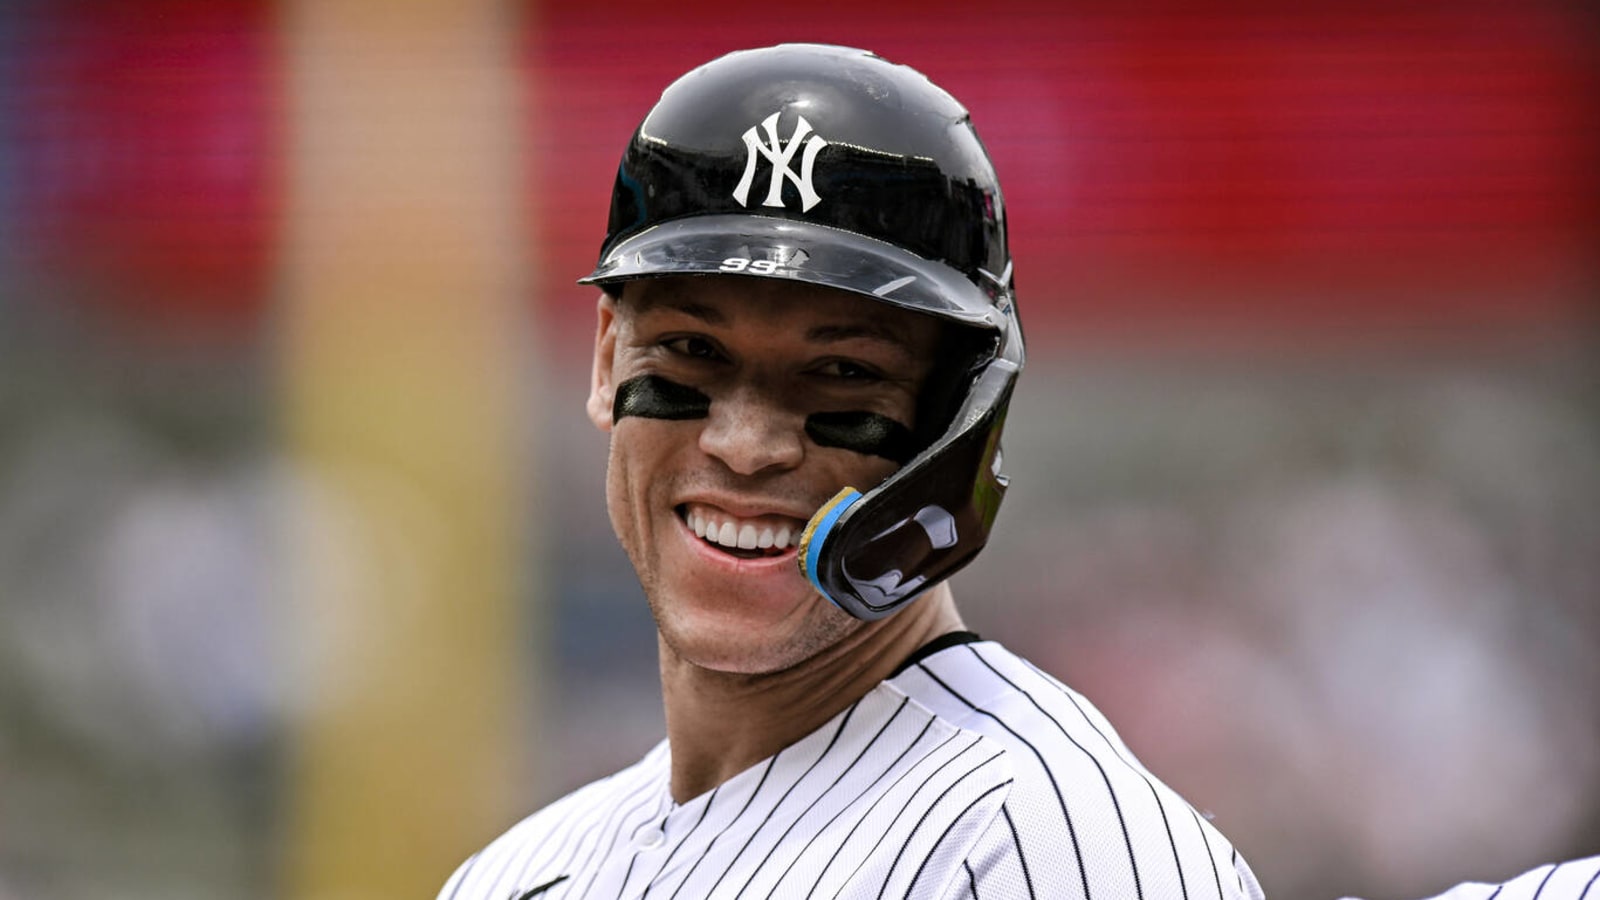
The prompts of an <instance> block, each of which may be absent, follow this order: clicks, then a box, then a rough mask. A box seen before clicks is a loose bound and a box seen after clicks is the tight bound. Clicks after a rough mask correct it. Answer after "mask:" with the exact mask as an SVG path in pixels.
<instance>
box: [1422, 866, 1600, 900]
mask: <svg viewBox="0 0 1600 900" xmlns="http://www.w3.org/2000/svg"><path fill="white" fill-rule="evenodd" d="M1430 900H1600V856H1588V857H1584V858H1583V859H1573V860H1568V861H1566V862H1559V863H1550V864H1548V865H1543V866H1540V867H1539V868H1537V869H1533V870H1532V871H1528V872H1524V873H1523V874H1521V875H1518V876H1517V877H1516V878H1513V879H1511V880H1510V881H1507V882H1506V883H1504V884H1479V883H1477V882H1469V883H1467V884H1458V885H1456V886H1455V887H1453V888H1451V889H1450V890H1448V891H1445V892H1444V893H1442V894H1439V895H1438V896H1436V897H1432V898H1430Z"/></svg>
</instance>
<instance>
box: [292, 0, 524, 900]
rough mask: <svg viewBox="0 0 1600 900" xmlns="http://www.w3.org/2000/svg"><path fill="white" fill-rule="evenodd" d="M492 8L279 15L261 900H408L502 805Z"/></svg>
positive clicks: (514, 258) (504, 811)
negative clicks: (281, 111)
mask: <svg viewBox="0 0 1600 900" xmlns="http://www.w3.org/2000/svg"><path fill="white" fill-rule="evenodd" d="M513 12H514V10H513V8H512V7H511V6H510V5H509V4H507V3H503V2H496V0H409V2H394V0H287V2H286V3H285V4H284V7H283V16H282V19H283V47H284V54H285V63H286V64H285V73H286V79H287V83H286V97H285V101H286V116H287V127H286V131H287V134H288V141H289V148H288V153H287V156H288V173H287V191H288V194H287V203H286V208H287V212H286V217H285V219H286V226H285V227H286V233H285V235H284V241H283V262H282V270H281V274H282V287H283V291H282V307H281V309H282V350H283V357H282V376H283V385H284V393H283V402H284V414H285V430H286V440H287V442H288V447H289V451H290V454H291V457H292V459H293V464H294V469H295V471H296V473H297V474H298V475H299V476H300V477H301V483H302V484H304V485H305V488H306V489H305V491H303V492H302V495H301V497H300V498H299V500H300V502H298V503H297V504H296V507H295V509H296V512H295V515H294V519H293V521H294V525H293V528H292V533H291V534H290V535H289V544H288V547H289V553H290V559H291V567H290V568H291V571H290V582H291V584H292V586H293V597H292V598H291V599H292V601H293V606H294V610H293V614H292V618H293V621H294V622H295V626H294V645H295V647H296V648H297V652H298V653H299V657H298V659H297V662H296V671H297V674H298V675H299V676H302V677H303V679H304V683H303V684H302V685H301V686H300V690H299V692H298V696H299V697H300V698H301V699H302V701H303V702H302V704H301V705H300V706H299V707H298V709H297V710H296V715H297V719H296V725H295V736H294V741H293V749H292V754H291V760H292V762H291V766H290V770H289V771H290V779H289V780H290V787H289V791H290V794H289V803H288V809H289V814H288V817H287V828H288V831H287V835H286V841H285V851H286V856H285V873H284V874H285V877H284V880H283V884H284V889H285V894H286V895H287V896H291V897H295V898H334V897H337V898H340V900H357V898H374V900H376V898H380V897H381V898H386V900H387V898H394V897H431V896H433V893H434V892H435V891H437V890H438V888H439V886H441V885H442V884H443V882H444V880H445V879H446V877H447V876H448V875H449V874H450V872H451V870H452V869H453V867H454V866H455V865H456V864H458V863H459V862H460V861H461V860H463V859H464V858H465V857H466V856H467V855H468V854H469V853H471V852H472V851H473V850H474V849H476V848H477V847H478V846H481V845H482V844H483V843H484V842H485V841H486V840H487V839H488V838H489V837H490V836H492V835H493V834H494V833H496V832H498V831H499V830H502V829H503V828H504V827H505V826H506V825H507V824H508V823H509V821H510V818H511V816H512V814H513V812H514V810H515V808H516V807H518V806H520V803H519V800H520V798H521V797H523V796H524V795H525V793H526V790H527V785H526V784H525V783H524V782H523V781H522V780H520V779H519V777H518V774H517V772H518V766H517V765H516V762H515V760H516V742H517V738H518V737H519V736H520V728H519V727H518V725H519V722H520V721H522V720H523V719H522V718H521V717H526V716H528V715H530V714H531V712H532V710H531V709H530V708H529V702H528V699H527V698H524V697H523V696H521V695H520V694H519V693H518V691H517V685H518V684H519V683H522V682H523V680H524V679H523V678H522V677H521V675H522V673H521V672H519V666H518V662H517V661H518V654H517V653H516V648H517V646H518V637H519V635H520V634H523V633H525V632H524V629H526V628H528V627H529V623H528V621H527V620H525V619H523V618H522V614H523V611H522V610H519V609H518V608H517V603H516V599H517V596H518V590H517V589H518V585H519V583H520V582H521V579H522V577H523V576H525V575H527V574H528V572H527V570H526V568H525V567H524V566H523V564H522V562H521V561H520V556H521V550H522V545H523V543H524V539H525V535H523V534H522V533H521V529H519V527H518V522H519V514H520V512H521V510H522V496H523V491H522V488H523V486H524V485H523V479H522V473H523V471H524V467H525V462H526V461H525V460H524V459H523V458H522V457H523V453H522V448H520V447H519V446H518V438H519V436H520V430H519V429H518V428H517V427H516V424H517V423H518V422H520V421H523V420H524V418H525V417H526V416H527V415H528V414H529V413H530V412H531V411H530V410H529V409H527V408H526V406H525V405H524V402H523V401H524V399H525V398H524V396H523V395H522V394H520V393H519V391H518V388H517V386H518V384H519V383H520V382H521V381H522V380H523V379H522V377H521V374H520V373H519V371H518V367H519V365H520V364H521V362H522V361H523V360H525V359H528V358H530V356H531V355H530V354H528V353H527V352H526V351H525V349H522V348H520V347H519V342H520V341H522V340H523V339H524V336H525V335H526V333H527V326H526V323H525V322H524V321H523V320H522V317H521V315H520V310H521V306H520V304H519V303H518V302H517V298H518V295H519V293H520V291H521V289H522V287H523V284H524V283H525V277H526V272H525V271H523V270H522V268H523V263H522V260H523V258H524V257H523V256H522V253H523V251H522V248H521V247H520V241H519V240H518V236H519V234H520V233H521V232H520V229H519V228H518V227H517V224H518V223H517V215H518V213H517V202H516V200H517V197H518V196H519V191H518V190H517V189H516V185H517V183H518V180H517V175H518V171H519V146H518V137H519V134H520V129H519V127H518V125H517V122H518V111H517V88H518V79H517V76H516V74H515V73H516V67H515V65H514V52H513V37H514V35H515V28H514V26H515V24H516V23H515V22H514V21H512V20H511V19H512V15H513Z"/></svg>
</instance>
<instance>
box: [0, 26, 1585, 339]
mask: <svg viewBox="0 0 1600 900" xmlns="http://www.w3.org/2000/svg"><path fill="white" fill-rule="evenodd" d="M1585 6H1586V5H1585V4H1581V3H1577V2H1561V0H1542V2H1528V3H1521V2H1511V0H1484V2H1467V3H1444V2H1429V3H1422V4H1418V3H1411V4H1399V5H1394V4H1378V3H1356V4H1349V3H1342V2H1334V0H1315V2H1309V3H1303V4H1298V5H1296V6H1295V7H1294V8H1293V9H1290V8H1287V7H1284V6H1281V5H1278V4H1264V3H1247V2H1223V3H1211V4H1181V3H1176V2H1144V3H1134V4H1114V3H1109V2H1092V3H1074V4H1061V5H1059V6H1057V5H1052V4H1043V3H1033V4H1002V5H998V6H997V5H984V6H974V5H972V4H957V3H954V2H948V0H938V2H930V3H917V4H910V3H905V4H874V5H862V4H851V3H846V2H842V0H819V2H813V3H809V4H805V5H803V6H801V5H792V4H785V5H770V4H765V5H764V4H728V3H721V2H692V0H691V2H679V3H673V4H663V3H650V2H643V0H626V2H619V3H608V4H584V3H571V2H559V3H545V4H537V3H535V4H528V5H526V6H524V7H522V8H521V10H520V11H521V14H522V15H521V19H520V20H519V21H517V22H515V23H514V27H519V28H521V29H522V30H523V32H524V34H525V35H526V39H525V42H524V48H525V52H524V57H523V59H524V63H525V66H526V74H527V76H528V77H527V79H526V82H527V84H528V85H530V96H529V98H528V112H527V116H526V129H527V135H528V138H529V142H530V147H531V149H532V153H531V156H530V161H529V168H528V174H527V181H526V184H525V185H524V186H523V188H522V189H523V190H524V191H525V195H526V196H527V198H528V202H529V206H530V209H531V211H532V215H531V216H530V218H529V222H530V226H529V230H530V233H529V235H528V239H529V241H530V242H532V243H533V244H534V245H536V246H538V247H540V248H541V256H542V265H541V267H540V270H539V272H538V273H537V278H536V279H535V282H534V285H535V288H536V294H537V297H538V298H540V299H542V300H543V301H544V302H545V304H546V308H547V311H548V313H549V314H550V316H551V319H550V321H551V324H553V325H557V326H562V327H565V326H571V327H574V328H576V327H580V326H582V325H583V324H584V323H586V322H587V319H588V307H589V304H588V303H587V301H585V300H583V299H582V294H581V293H578V292H576V289H575V288H574V287H573V285H572V279H573V278H575V277H577V276H578V275H581V274H583V273H584V272H585V271H587V269H588V267H589V265H590V264H591V262H592V259H593V254H594V251H595V249H596V247H597V246H598V242H599V238H600V236H601V235H602V234H603V232H604V215H605V214H604V198H605V196H606V195H607V192H608V191H609V189H610V182H611V178H612V175H613V173H614V170H615V164H616V158H617V156H618V153H619V151H620V148H621V146H622V144H623V142H624V141H625V140H626V137H627V135H628V134H629V133H630V131H631V129H632V128H633V127H634V125H635V124H636V123H637V121H638V119H639V118H640V117H641V116H642V114H643V113H644V111H645V110H646V109H647V108H648V107H649V105H650V103H651V102H652V100H653V99H654V97H655V95H656V93H657V92H658V91H659V90H660V88H661V87H662V86H663V85H665V84H666V83H667V82H668V81H669V80H670V79H671V78H673V77H674V76H676V75H677V74H679V73H681V72H683V71H684V70H686V69H687V68H689V67H691V66H693V65H695V64H697V63H699V62H702V61H704V60H705V59H708V58H710V57H712V56H714V55H717V54H719V53H722V52H725V51H727V50H731V49H735V48H738V47H741V46H749V45H756V44H763V43H770V42H776V41H782V40H824V41H832V42H839V43H850V44H855V45H858V46H865V47H868V48H871V49H874V50H876V51H878V52H879V53H881V54H883V55H884V56H886V57H889V58H891V59H894V60H897V61H903V62H906V63H909V64H912V65H914V66H916V67H918V68H920V69H922V70H923V71H925V72H927V73H928V74H929V75H930V76H932V77H933V78H934V79H935V80H936V81H938V82H940V83H942V84H944V85H946V86H947V87H948V88H950V89H951V90H952V92H954V93H955V94H956V95H957V96H958V97H959V98H961V99H962V100H963V101H964V102H965V103H966V104H967V105H968V107H969V108H970V109H972V110H973V114H974V117H975V119H976V121H977V123H978V126H979V128H980V131H981V133H982V134H984V135H985V137H986V140H987V141H988V143H989V145H990V148H991V150H992V152H993V154H994V155H995V157H996V159H997V163H998V166H999V168H1000V171H1001V175H1002V179H1003V180H1004V183H1005V185H1006V188H1007V201H1008V203H1009V207H1010V214H1011V218H1012V225H1013V234H1014V240H1015V253H1016V256H1017V259H1018V272H1019V275H1018V279H1019V285H1020V287H1021V289H1022V291H1023V296H1024V297H1025V299H1026V302H1027V310H1026V314H1027V315H1028V317H1029V324H1030V326H1031V327H1032V328H1033V329H1034V330H1035V333H1039V332H1040V330H1044V331H1046V332H1057V331H1065V332H1070V333H1072V334H1080V335H1089V336H1091V337H1092V336H1093V335H1094V334H1096V333H1097V332H1100V331H1111V332H1117V331H1125V330H1128V329H1130V328H1132V327H1134V326H1137V327H1138V328H1141V329H1145V328H1149V329H1156V330H1159V329H1162V328H1185V329H1187V328H1191V327H1199V328H1200V329H1202V330H1205V329H1208V328H1209V329H1223V330H1227V329H1243V330H1247V331H1248V330H1251V329H1257V328H1263V327H1264V328H1267V329H1269V330H1270V329H1286V330H1288V331H1290V332H1295V331H1306V330H1308V329H1309V330H1316V329H1320V328H1322V327H1325V326H1330V325H1331V326H1337V325H1353V326H1356V327H1361V326H1362V325H1363V324H1374V323H1375V324H1379V325H1384V324H1400V325H1421V326H1426V325H1429V324H1432V323H1448V324H1451V325H1453V326H1465V327H1473V326H1482V327H1487V328H1502V327H1505V326H1523V325H1529V324H1532V325H1538V326H1555V327H1564V326H1568V325H1571V324H1573V323H1575V322H1580V321H1584V320H1586V317H1587V316H1588V315H1589V310H1588V309H1587V308H1586V303H1587V300H1588V298H1589V297H1591V296H1592V295H1593V285H1594V283H1595V282H1596V280H1597V279H1596V275H1595V269H1596V263H1595V260H1594V254H1593V253H1592V252H1591V251H1592V248H1593V247H1594V246H1596V245H1597V242H1596V238H1597V237H1600V204H1597V201H1596V198H1597V196H1600V174H1597V173H1600V112H1597V111H1600V64H1597V63H1596V60H1595V57H1594V55H1593V54H1592V52H1591V49H1592V47H1593V46H1594V45H1595V40H1596V38H1597V37H1600V28H1597V25H1596V23H1597V18H1596V16H1595V14H1594V13H1593V11H1592V10H1589V9H1587V8H1585ZM19 9H20V14H19V15H13V17H12V18H13V25H12V28H11V30H10V34H9V35H8V36H7V43H8V45H9V46H8V48H7V50H6V52H5V54H4V56H5V57H6V58H7V61H6V68H7V69H8V71H9V74H8V78H7V79H6V80H7V82H8V83H7V84H6V85H5V86H4V87H0V93H3V94H4V95H5V106H6V107H7V112H8V114H7V116H6V118H7V120H8V124H7V125H6V126H5V127H4V128H3V129H0V141H4V142H5V144H6V145H7V150H6V153H5V158H6V160H7V164H6V168H7V169H9V173H8V174H7V176H6V177H5V181H6V182H7V183H8V184H7V186H6V189H5V192H0V217H3V218H9V219H10V220H11V224H10V226H9V230H11V231H12V232H14V234H15V239H14V240H12V241H11V243H12V245H13V246H12V250H11V251H10V252H11V255H12V256H13V257H14V260H13V262H14V263H15V264H17V265H20V266H23V267H25V268H27V269H28V270H29V271H30V272H32V273H34V274H36V275H39V276H41V277H45V278H47V279H48V280H49V281H50V282H51V283H59V284H65V285H67V286H68V287H69V288H71V287H73V286H74V285H78V286H79V287H80V289H77V290H71V291H70V293H72V294H74V295H77V296H84V297H88V298H90V302H95V303H104V304H109V305H111V306H113V307H116V308H119V309H122V310H124V311H127V312H130V313H131V314H132V315H133V317H135V318H138V319H147V320H149V321H150V322H151V324H152V325H154V327H157V328H160V327H163V326H162V324H160V323H165V322H179V323H181V322H183V321H184V320H193V319H200V320H204V321H209V322H216V321H220V322H224V323H231V324H232V325H234V326H238V327H243V328H246V329H250V328H252V327H253V326H254V325H255V324H256V323H257V322H259V320H260V317H261V315H262V313H263V310H264V309H265V307H266V305H267V303H268V297H269V296H270V286H271V283H272V279H273V274H274V272H273V260H274V247H275V243H274V242H275V239H276V234H277V229H278V212H279V204H280V187H279V173H280V171H281V164H282V158H283V155H284V154H285V153H286V152H287V149H286V141H287V140H288V138H287V137H286V136H285V135H284V134H283V133H282V129H281V128H280V125H279V120H280V112H281V109H280V105H279V90H278V86H279V83H280V78H281V70H280V66H279V61H278V60H277V58H276V56H275V52H276V51H275V40H274V33H273V29H274V27H275V26H274V21H273V17H274V15H275V10H274V7H273V5H272V4H271V3H269V2H266V0H241V2H205V0H157V2H149V3H141V4H136V5H128V4H116V3H110V2H70V3H53V4H46V3H34V4H31V5H24V6H22V7H20V8H19ZM5 193H9V194H10V199H9V200H6V199H4V197H5ZM6 206H9V207H10V209H9V212H7V211H6V210H5V207H6ZM84 283H88V284H90V285H91V287H90V288H81V285H82V284H84ZM96 286H97V287H96ZM1374 286H1381V288H1382V289H1378V290H1373V289H1371V288H1373V287H1374Z"/></svg>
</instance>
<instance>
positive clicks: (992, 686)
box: [891, 641, 1262, 900]
mask: <svg viewBox="0 0 1600 900" xmlns="http://www.w3.org/2000/svg"><path fill="white" fill-rule="evenodd" d="M891 684H892V685H893V686H894V687H896V688H897V689H899V690H901V691H904V692H905V693H906V694H907V695H908V696H910V697H911V698H912V699H914V700H915V701H916V702H917V703H919V704H921V705H922V706H924V707H926V708H928V709H929V710H931V711H932V712H933V713H934V714H935V715H937V716H939V717H940V718H941V719H943V720H946V721H948V722H950V723H952V724H953V725H954V726H955V727H958V728H960V729H962V730H964V731H969V732H975V733H977V734H981V735H983V736H984V737H985V738H987V739H989V740H990V741H993V742H994V743H995V744H996V745H998V746H999V747H1001V748H1003V750H1004V752H1005V754H1006V758H1007V761H1008V762H1009V765H1010V769H1011V771H1012V773H1013V777H1014V784H1013V785H1012V787H1011V790H1010V792H1009V795H1008V797H1007V799H1006V802H1005V803H1004V805H1003V806H1002V808H1001V810H1000V813H1001V814H1000V815H999V816H997V817H996V819H995V821H994V822H993V823H991V826H990V828H989V831H988V832H987V833H986V835H985V837H984V839H983V842H982V843H981V845H980V846H979V847H978V849H977V850H975V851H974V858H975V859H977V860H979V861H980V863H981V864H975V865H974V867H973V879H974V886H975V887H977V888H978V895H979V896H984V892H983V890H982V889H981V888H982V886H983V883H982V879H983V872H984V870H985V867H988V870H989V871H990V873H991V877H992V878H993V879H994V882H995V886H997V887H999V888H1000V892H1001V893H1003V894H1004V893H1005V892H1006V891H1009V890H1015V891H1017V892H1018V895H1022V896H1026V895H1032V896H1050V897H1079V896H1127V897H1143V898H1145V900H1154V898H1165V897H1174V898H1177V897H1189V898H1196V897H1204V898H1213V897H1218V898H1228V900H1232V898H1259V897H1261V896H1262V893H1261V888H1260V885H1259V884H1258V883H1257V882H1256V879H1255V876H1254V875H1253V874H1251V872H1250V868H1249V866H1248V864H1246V863H1245V861H1244V859H1243V858H1242V857H1241V856H1240V855H1239V854H1238V853H1237V852H1236V851H1235V849H1234V847H1233V845H1232V844H1231V843H1229V841H1228V840H1227V838H1225V837H1223V835H1222V834H1221V833H1220V832H1218V831H1217V829H1216V828H1215V827H1214V826H1213V825H1212V824H1211V822H1210V821H1208V820H1207V818H1206V817H1204V816H1201V815H1200V814H1199V813H1198V812H1197V811H1196V810H1195V809H1194V808H1193V807H1191V806H1190V805H1189V804H1188V803H1187V802H1186V801H1185V800H1184V799H1183V798H1182V797H1180V796H1179V795H1178V794H1177V793H1176V792H1175V791H1173V790H1172V789H1171V788H1170V787H1168V786H1167V785H1166V784H1164V783H1163V782H1162V781H1161V780H1160V779H1159V778H1157V777H1156V776H1155V775H1154V774H1152V773H1151V772H1150V771H1149V770H1147V769H1146V768H1145V767H1144V765H1143V764H1142V763H1141V762H1140V761H1139V760H1138V758H1137V757H1136V756H1135V755H1134V754H1133V752H1132V751H1131V750H1129V749H1128V747H1127V745H1126V744H1124V743H1123V741H1122V738H1121V737H1120V736H1119V735H1118V734H1117V732H1116V730H1115V729H1114V728H1113V727H1112V726H1111V723H1110V722H1109V721H1107V720H1106V718H1105V716H1104V715H1102V714H1101V712H1100V711H1099V710H1098V709H1096V708H1095V707H1094V705H1093V704H1091V703H1090V702H1089V701H1088V700H1087V699H1086V698H1084V697H1083V696H1082V695H1080V694H1078V693H1077V692H1076V691H1074V690H1072V689H1071V688H1069V687H1067V686H1066V685H1065V684H1063V683H1062V682H1061V681H1059V680H1058V679H1056V678H1054V677H1053V676H1051V675H1049V674H1047V673H1045V672H1043V671H1042V670H1040V669H1038V668H1037V667H1035V666H1034V665H1032V664H1031V663H1029V662H1028V661H1027V660H1024V659H1022V658H1021V657H1019V656H1017V655H1015V654H1013V653H1011V652H1010V651H1009V650H1007V649H1006V648H1005V647H1003V646H1001V645H1000V644H998V643H995V642H992V641H980V642H976V643H968V644H961V645H958V646H954V647H950V648H947V649H945V650H941V651H939V652H937V653H934V654H932V655H930V656H928V657H926V658H924V659H922V660H920V661H918V662H917V663H916V664H915V665H913V666H911V667H910V668H908V669H907V670H906V671H904V672H902V673H900V674H899V675H897V676H896V677H895V678H894V679H892V681H891ZM1006 895H1008V896H1009V894H1006Z"/></svg>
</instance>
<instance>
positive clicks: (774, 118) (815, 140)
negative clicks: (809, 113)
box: [733, 113, 828, 212]
mask: <svg viewBox="0 0 1600 900" xmlns="http://www.w3.org/2000/svg"><path fill="white" fill-rule="evenodd" d="M798 118H799V121H798V122H796V123H795V126H794V134H793V135H791V136H790V138H789V141H788V143H787V144H784V143H783V142H782V141H780V140H779V139H778V113H773V114H772V115H770V116H767V117H766V119H764V120H762V122H761V125H760V127H761V128H762V129H765V130H766V132H767V142H766V143H765V144H763V143H762V142H761V138H760V136H759V135H758V134H757V132H756V127H757V126H751V127H750V130H749V131H746V132H745V133H744V145H745V147H746V149H748V150H749V151H750V155H749V156H748V157H747V158H746V159H745V163H744V177H743V178H740V179H739V186H738V187H736V188H734V189H733V199H735V200H737V201H739V205H740V206H749V205H750V185H751V183H752V182H754V181H755V177H756V157H757V156H765V157H766V158H767V161H768V162H770V163H772V185H771V187H769V188H768V189H767V199H765V200H763V201H761V205H762V206H778V207H781V206H783V182H784V179H786V178H787V179H788V180H790V181H793V182H794V186H795V187H796V188H799V189H800V211H801V212H805V211H807V210H809V209H811V207H813V206H816V205H817V204H818V203H821V202H822V198H821V197H819V196H817V192H816V189H815V188H813V187H812V186H811V169H812V166H813V165H814V164H815V163H816V161H817V154H818V153H820V152H821V151H822V148H823V147H826V146H828V142H827V141H825V140H823V139H822V138H821V136H819V135H815V134H811V123H810V122H807V121H806V118H805V116H799V117H798ZM806 135H811V136H810V137H809V138H807V137H806ZM802 145H804V146H805V148H806V152H805V154H804V155H802V156H801V157H800V174H798V175H796V174H795V172H794V170H793V169H791V168H789V163H790V162H791V161H792V160H793V159H794V154H795V151H796V150H799V149H800V147H801V146H802Z"/></svg>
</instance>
